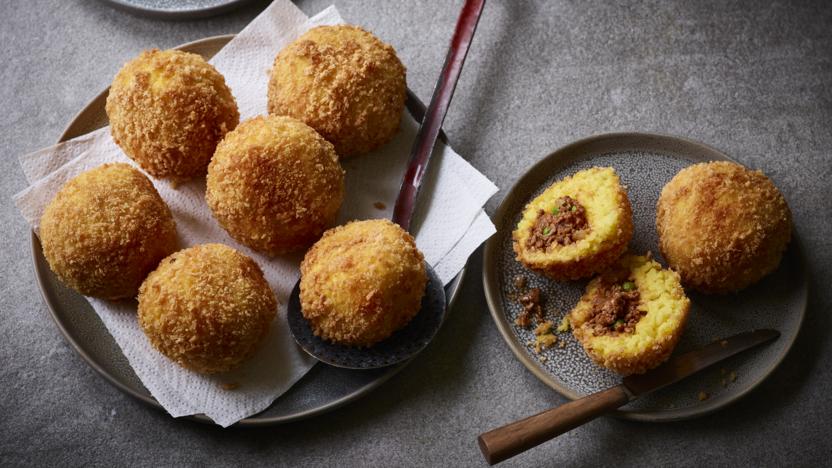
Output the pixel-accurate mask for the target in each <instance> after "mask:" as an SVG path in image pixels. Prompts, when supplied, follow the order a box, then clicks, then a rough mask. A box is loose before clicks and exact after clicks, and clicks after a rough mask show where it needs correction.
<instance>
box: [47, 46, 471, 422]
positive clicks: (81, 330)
mask: <svg viewBox="0 0 832 468" xmlns="http://www.w3.org/2000/svg"><path fill="white" fill-rule="evenodd" d="M232 37H234V36H233V35H227V36H217V37H210V38H206V39H202V40H199V41H195V42H191V43H188V44H184V45H182V46H180V47H178V48H179V49H182V50H186V51H189V52H193V53H197V54H200V55H202V56H204V57H206V58H208V57H212V56H213V55H214V54H215V53H216V52H217V51H219V50H220V48H222V46H224V45H225V44H226V43H227V42H228V41H229V40H231V38H232ZM106 99H107V91H106V90H105V91H104V92H102V93H101V94H99V95H98V96H96V97H95V99H93V100H92V101H91V102H90V103H89V104H87V106H86V107H84V109H83V110H81V112H79V113H78V115H76V116H75V118H74V119H72V122H70V124H69V126H67V128H66V130H65V131H64V133H63V135H61V138H60V140H59V141H65V140H68V139H71V138H74V137H76V136H79V135H83V134H85V133H89V132H91V131H93V130H96V129H98V128H101V127H103V126H105V125H107V123H108V122H107V114H106V112H105V111H104V102H105V100H106ZM407 106H408V110H409V111H410V113H411V114H413V116H414V117H416V119H417V120H421V116H422V114H423V113H424V106H422V104H421V103H420V102H419V100H418V99H417V98H416V97H415V96H414V95H413V94H411V93H408V102H407ZM441 138H442V139H443V140H445V138H444V135H441ZM32 257H33V261H34V267H35V276H36V277H37V279H38V284H39V286H40V290H41V293H42V295H43V299H44V301H45V302H46V304H47V306H48V307H49V311H50V312H51V314H52V318H53V319H54V320H55V323H56V324H57V325H58V328H59V329H60V330H61V333H63V335H64V337H65V338H66V340H67V341H68V342H69V343H70V344H71V345H72V347H73V348H75V350H76V351H78V354H80V355H81V357H82V358H83V359H84V360H85V361H86V362H87V363H88V364H89V365H90V366H91V367H92V368H93V369H95V370H96V371H97V372H98V373H99V374H100V375H101V376H102V377H104V378H105V379H106V380H107V381H108V382H110V383H111V384H113V385H115V386H116V387H117V388H118V389H120V390H122V391H124V392H125V393H127V394H129V395H131V396H133V397H135V398H137V399H139V400H140V401H142V402H144V403H147V404H148V405H151V406H153V407H155V408H158V409H162V407H161V406H160V405H159V403H157V402H156V400H154V399H153V397H152V396H151V395H150V392H148V391H147V389H146V388H144V386H143V385H142V383H141V381H139V379H138V377H136V374H135V373H134V372H133V370H132V369H131V368H130V365H129V364H128V362H127V358H125V357H124V355H123V354H122V353H121V350H120V349H119V347H118V345H117V344H116V342H115V341H114V340H113V337H112V336H110V334H109V332H107V329H106V328H105V327H104V324H103V323H102V322H101V320H100V319H99V318H98V315H96V314H95V312H94V311H93V310H92V307H91V306H90V305H89V303H88V302H87V301H86V299H84V298H83V297H82V296H80V295H79V294H77V293H75V292H74V291H72V290H70V289H68V288H66V287H64V286H63V285H62V284H61V283H60V282H59V281H58V279H57V278H56V277H55V275H54V274H53V273H52V271H51V270H50V269H49V265H48V264H47V263H46V259H45V258H44V257H43V251H42V249H41V246H40V241H39V240H38V238H37V236H35V234H34V232H33V233H32ZM464 274H465V270H464V269H463V270H462V271H461V272H460V273H459V275H457V277H456V278H454V280H453V281H451V283H450V284H449V285H448V286H446V287H445V297H446V298H447V301H448V308H449V309H450V308H451V307H452V305H453V303H454V301H455V300H456V297H457V294H458V293H459V289H460V288H459V286H460V284H462V278H463V276H464ZM406 365H407V362H405V363H403V364H398V365H395V366H391V367H386V368H383V369H373V370H364V371H355V370H347V369H339V368H335V367H331V366H327V365H323V364H318V365H316V366H315V367H313V368H312V370H310V371H309V372H308V373H307V374H306V375H305V376H304V377H303V378H301V380H300V381H299V382H298V383H296V384H295V385H294V386H293V387H292V388H291V389H289V391H288V392H286V393H284V394H283V395H281V396H280V398H278V399H277V400H276V401H275V402H274V404H272V405H271V406H270V407H269V408H268V409H266V410H265V411H263V412H262V413H260V414H257V415H254V416H251V417H249V418H246V419H243V420H242V421H240V422H238V423H237V424H236V425H237V426H265V425H272V424H281V423H286V422H290V421H297V420H300V419H304V418H308V417H311V416H314V415H317V414H321V413H324V412H327V411H330V410H332V409H335V408H338V407H339V406H342V405H344V404H346V403H348V402H350V401H353V400H356V399H357V398H360V397H361V396H363V395H365V394H367V393H368V392H369V391H371V390H373V389H374V388H376V387H378V386H379V385H381V384H382V383H384V382H385V381H387V380H388V379H389V378H390V377H392V376H393V375H395V374H396V373H397V372H399V371H400V370H401V369H402V368H403V367H404V366H406ZM189 419H192V420H195V421H199V422H206V423H212V421H211V420H210V419H208V418H207V417H205V416H202V415H196V416H191V417H189Z"/></svg>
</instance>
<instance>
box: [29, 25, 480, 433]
mask: <svg viewBox="0 0 832 468" xmlns="http://www.w3.org/2000/svg"><path fill="white" fill-rule="evenodd" d="M234 36H235V35H234V34H224V35H219V36H210V37H205V38H202V39H198V40H196V41H191V42H187V43H185V44H181V45H179V46H176V47H174V48H175V49H187V48H189V47H200V46H204V45H205V44H206V43H209V42H214V41H219V42H222V45H221V46H220V47H222V46H224V45H225V43H227V42H228V41H230V40H231V39H232V38H233V37H234ZM108 92H109V87H108V88H107V89H105V90H104V91H102V92H100V93H98V94H97V95H95V97H93V98H92V99H90V100H89V101H88V102H87V104H85V105H84V107H83V108H82V109H81V110H80V111H78V112H77V113H76V114H75V115H74V116H73V117H72V119H71V120H70V122H69V124H68V125H67V126H66V128H64V130H63V131H62V132H61V136H60V138H59V139H58V141H57V143H60V142H62V141H65V140H66V139H67V135H68V134H69V131H70V129H71V128H72V127H73V125H74V124H75V122H76V121H77V120H78V119H79V118H80V117H81V115H83V114H84V113H86V112H88V110H89V108H90V107H92V106H93V105H94V104H95V103H96V102H97V101H99V100H101V99H104V97H106V96H107V93H108ZM408 99H409V100H413V102H414V104H415V105H416V106H418V107H419V110H420V111H421V112H424V105H423V104H422V103H421V102H420V101H419V99H418V98H417V97H416V95H414V94H413V93H412V92H411V91H410V90H408ZM409 110H410V111H411V112H413V109H409ZM415 117H417V120H420V117H419V116H418V115H417V116H415ZM440 138H441V139H442V141H444V142H445V143H447V137H446V136H445V134H444V133H440ZM30 248H31V253H32V266H33V269H34V272H35V279H36V280H37V284H38V289H39V290H40V295H41V297H42V298H43V301H44V303H45V304H46V307H47V309H49V315H50V316H51V317H52V320H53V321H54V322H55V325H57V327H58V330H59V331H60V332H61V335H63V337H64V339H66V341H67V342H69V344H70V345H71V346H72V348H73V349H74V350H75V352H77V353H78V355H80V356H81V359H83V360H84V362H86V363H87V364H88V365H89V366H90V367H92V369H93V370H95V371H96V372H97V373H98V375H100V376H101V377H103V378H104V380H106V381H107V382H108V383H110V384H111V385H113V386H114V387H116V388H117V389H119V390H121V391H122V392H124V393H126V394H127V395H130V396H131V397H133V398H135V399H137V400H139V401H140V402H142V403H144V404H146V405H148V406H150V407H153V408H155V409H158V410H160V411H163V412H164V411H165V410H164V408H162V406H161V405H160V404H159V403H158V402H157V401H156V400H155V399H154V398H153V397H152V396H150V394H149V393H148V392H147V391H146V390H145V391H144V392H142V391H139V390H137V389H135V388H133V387H131V386H129V385H127V384H125V383H123V382H121V381H119V380H118V379H117V378H116V377H114V376H113V375H111V374H110V373H109V372H107V370H106V369H104V368H103V367H102V366H101V365H100V364H98V361H96V360H95V358H93V357H92V356H91V355H90V354H89V353H87V352H86V351H85V350H84V348H83V347H82V345H81V343H80V342H79V341H78V340H76V339H75V337H74V336H73V335H72V334H71V333H70V332H69V331H68V329H67V328H66V327H65V326H64V322H63V319H62V318H61V316H60V315H59V314H58V312H57V311H58V310H60V309H61V306H60V301H59V300H58V299H57V298H55V297H53V295H52V293H51V292H50V291H51V289H50V287H49V286H48V284H47V280H46V278H47V277H48V274H47V272H48V271H49V267H48V266H47V265H46V262H45V259H44V258H43V255H42V249H41V246H40V240H39V239H38V237H37V235H36V234H35V231H34V230H32V231H31V232H30ZM466 266H467V262H466ZM465 270H466V267H463V268H462V270H461V271H460V272H459V273H458V274H457V276H456V277H455V278H454V279H453V280H452V281H451V282H450V283H449V284H448V285H447V286H446V290H447V291H449V292H448V293H447V298H446V301H447V304H448V312H450V309H451V308H452V307H453V306H454V304H455V303H456V300H457V298H458V296H459V293H460V290H461V289H462V288H461V286H462V282H463V280H464V279H465ZM448 312H446V314H447V313H448ZM414 359H415V357H414ZM409 363H410V360H408V361H405V362H403V363H401V364H396V365H394V366H391V368H390V371H389V372H387V373H386V374H383V375H381V376H380V377H378V378H377V379H376V380H374V381H372V382H370V383H368V384H367V385H364V386H362V387H359V388H358V389H357V390H355V391H353V392H351V393H349V394H347V395H344V396H342V397H341V398H338V399H335V400H332V401H330V402H329V403H327V404H324V405H320V406H317V407H315V408H310V409H307V410H304V411H299V412H296V413H293V414H289V415H283V416H275V417H258V415H254V416H250V417H248V418H245V419H241V420H240V421H238V422H237V423H235V424H234V425H233V426H232V427H263V426H273V425H277V424H285V423H289V422H293V421H300V420H303V419H307V418H311V417H313V416H317V415H319V414H323V413H327V412H329V411H332V410H334V409H337V408H340V407H341V406H344V405H346V404H347V403H350V402H352V401H354V400H357V399H359V398H361V397H362V396H364V395H366V394H367V393H369V392H370V391H371V390H374V389H375V388H377V387H379V386H381V385H382V384H383V383H384V382H386V381H388V380H389V379H390V378H392V377H393V376H394V375H396V374H398V373H399V372H400V371H401V370H402V369H403V368H404V367H405V366H406V365H407V364H409ZM357 372H360V371H357ZM278 398H279V397H278ZM275 401H277V400H275ZM176 419H186V420H190V421H196V422H199V423H204V424H210V425H214V421H213V420H212V419H211V418H209V417H207V416H205V415H202V414H196V415H191V416H183V417H181V418H176Z"/></svg>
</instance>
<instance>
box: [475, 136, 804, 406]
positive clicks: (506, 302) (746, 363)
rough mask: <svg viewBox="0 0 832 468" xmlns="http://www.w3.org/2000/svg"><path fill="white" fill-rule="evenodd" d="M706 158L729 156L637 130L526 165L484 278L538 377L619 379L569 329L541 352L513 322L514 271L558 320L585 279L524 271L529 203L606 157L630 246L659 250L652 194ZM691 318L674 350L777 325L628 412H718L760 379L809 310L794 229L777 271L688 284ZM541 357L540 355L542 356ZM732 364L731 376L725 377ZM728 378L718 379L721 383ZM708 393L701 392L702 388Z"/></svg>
mask: <svg viewBox="0 0 832 468" xmlns="http://www.w3.org/2000/svg"><path fill="white" fill-rule="evenodd" d="M709 160H730V158H728V156H726V155H725V154H723V153H721V152H720V151H718V150H716V149H714V148H711V147H709V146H706V145H703V144H700V143H696V142H693V141H690V140H685V139H682V138H676V137H670V136H664V135H655V134H641V133H615V134H607V135H598V136H594V137H590V138H587V139H584V140H580V141H577V142H575V143H572V144H570V145H568V146H565V147H563V148H561V149H559V150H557V151H555V152H554V153H552V154H550V155H549V156H547V157H545V158H543V159H542V160H541V161H539V162H538V163H537V164H535V165H534V166H533V167H532V168H531V169H529V170H528V171H527V172H526V174H524V175H523V176H522V177H521V178H520V179H519V180H518V181H517V182H516V183H515V185H514V186H513V187H512V188H511V191H510V192H509V193H508V195H506V197H505V199H504V200H503V202H502V204H501V205H500V208H499V209H498V210H497V214H496V216H495V218H494V222H495V224H496V225H497V234H496V235H495V236H494V237H492V238H491V239H490V240H489V241H488V243H487V244H486V248H485V253H484V256H483V284H484V287H485V292H486V299H487V300H488V305H489V308H490V309H491V315H492V317H493V318H494V321H495V322H496V324H497V327H498V328H499V330H500V333H501V334H502V336H503V338H504V339H505V341H506V343H508V345H509V347H511V350H512V351H513V352H514V354H515V355H516V356H517V358H518V359H520V361H521V362H522V363H523V364H525V365H526V367H527V368H529V370H531V371H532V373H534V375H536V376H537V377H538V378H539V379H540V380H542V381H543V382H544V383H546V384H547V385H549V386H550V387H552V388H553V389H555V390H556V391H558V392H559V393H561V394H562V395H564V396H566V397H567V398H570V399H576V398H580V397H582V396H585V395H587V394H590V393H593V392H596V391H599V390H602V389H604V388H607V387H610V386H612V385H615V384H618V383H620V381H621V379H620V377H618V376H617V375H616V374H615V373H613V372H610V371H607V370H606V369H603V368H601V367H599V366H597V365H595V364H594V363H592V361H591V360H590V359H589V357H587V355H586V353H584V351H583V348H582V347H581V346H580V345H579V344H578V342H577V341H576V340H575V339H574V338H573V337H572V334H571V333H558V334H557V336H558V340H559V341H563V342H564V343H565V344H566V346H565V348H560V347H559V346H555V347H554V348H552V349H548V350H546V351H544V352H543V353H542V354H541V355H538V354H536V353H535V352H534V350H533V349H532V347H531V346H529V345H528V344H527V343H528V342H529V341H533V340H534V334H533V332H532V331H531V330H526V329H523V328H521V327H518V326H516V325H515V324H514V319H515V318H516V317H517V315H518V314H519V312H520V310H521V306H520V305H519V304H518V303H517V301H516V300H514V296H515V295H516V293H517V291H516V289H515V288H514V286H513V281H512V279H513V278H514V277H515V276H516V275H518V274H522V275H524V276H526V277H527V279H528V286H527V287H538V288H540V289H541V291H542V292H543V296H544V310H545V311H546V315H547V318H549V319H550V320H552V321H553V322H554V323H555V324H556V325H557V324H558V323H560V320H561V318H562V317H563V316H564V315H565V314H567V313H569V311H570V310H571V309H572V307H573V306H574V305H575V304H576V303H577V301H578V299H579V298H580V296H581V294H582V293H583V290H584V287H585V285H586V281H575V282H563V283H558V282H554V281H550V280H548V279H546V278H544V277H543V276H540V275H537V274H535V273H532V272H531V271H529V270H526V269H525V268H524V267H523V266H522V265H521V264H520V263H519V262H517V261H516V260H515V258H514V252H513V250H512V243H511V242H512V241H511V232H512V230H513V229H514V226H515V225H516V224H517V222H518V221H519V220H520V214H521V212H522V210H523V208H524V207H525V205H526V203H528V202H529V201H531V199H532V198H534V197H536V196H537V195H539V194H540V193H541V192H542V191H543V190H544V189H545V188H546V187H548V186H549V185H550V184H551V183H552V182H554V181H556V180H559V179H561V178H563V177H565V176H568V175H571V174H574V173H575V172H577V171H579V170H581V169H586V168H589V167H593V166H612V167H614V168H615V170H616V171H617V172H618V174H619V176H620V177H621V180H622V183H623V184H624V185H626V186H627V187H628V194H629V197H630V202H631V203H632V206H633V223H634V225H635V232H634V234H633V240H632V241H631V242H630V250H631V251H633V252H635V253H640V254H642V253H645V252H647V251H650V252H652V253H653V254H654V255H655V256H656V258H657V259H658V260H659V262H661V263H662V264H663V265H666V263H665V262H664V259H663V258H662V257H661V254H660V253H659V251H658V242H657V234H656V228H655V222H656V218H655V215H656V201H657V200H658V197H659V193H660V192H661V189H662V187H664V185H665V184H666V183H667V182H668V181H669V180H670V179H671V178H672V177H673V176H674V175H675V174H676V172H678V171H679V170H680V169H682V168H683V167H686V166H689V165H691V164H694V163H697V162H703V161H709ZM688 296H689V297H690V299H691V302H692V304H693V305H692V308H691V314H690V319H689V321H688V324H687V327H686V330H685V333H684V335H683V337H682V339H681V340H680V342H679V345H678V346H677V348H676V351H675V352H676V353H678V352H685V351H688V350H691V349H695V348H697V347H699V346H702V345H705V344H707V343H709V342H711V341H713V340H715V339H719V338H722V337H727V336H730V335H733V334H735V333H739V332H743V331H748V330H752V329H757V328H774V329H776V330H779V331H780V332H781V333H782V335H781V336H780V339H778V340H777V341H775V342H773V343H770V344H768V345H766V346H764V347H762V348H758V349H755V350H753V351H750V352H747V353H743V354H741V355H739V356H735V357H734V358H731V359H729V360H727V361H725V362H724V363H722V364H720V365H717V366H715V367H714V368H712V369H708V370H706V371H704V372H702V373H700V374H697V375H696V376H694V377H692V378H689V379H687V380H684V381H682V382H680V383H678V384H676V385H673V386H670V387H667V388H665V389H663V390H660V391H658V392H656V393H654V394H651V395H648V396H646V397H643V398H641V399H639V400H637V401H635V402H633V403H630V404H628V405H627V406H624V407H623V408H622V409H621V410H619V411H618V412H616V413H615V414H616V415H617V416H620V417H622V418H626V419H634V420H643V421H673V420H680V419H688V418H692V417H696V416H701V415H703V414H706V413H709V412H712V411H715V410H717V409H719V408H722V407H724V406H725V405H727V404H729V403H731V402H733V401H736V400H737V399H739V398H740V397H742V396H743V395H745V394H746V393H748V392H749V391H750V390H751V389H752V388H754V387H755V386H757V385H758V384H759V383H760V382H761V381H762V380H763V379H765V378H766V376H768V375H769V374H770V373H771V372H772V371H773V370H774V368H775V367H776V366H777V365H778V364H779V363H780V362H781V361H782V360H783V358H784V357H785V355H786V353H787V352H788V350H789V348H791V346H792V343H793V342H794V340H795V338H796V337H797V333H798V330H799V329H800V324H801V323H802V321H803V316H804V314H805V311H806V297H807V278H806V272H805V269H804V263H803V260H802V257H801V254H800V252H799V239H796V238H793V239H792V243H791V245H790V246H789V249H788V251H787V252H786V254H785V256H784V258H783V261H782V263H781V265H780V267H779V269H778V270H777V271H775V272H774V273H773V274H771V275H769V276H768V277H766V278H764V279H763V280H762V281H761V282H760V283H758V284H756V285H754V286H752V287H750V288H747V289H745V290H743V291H741V292H739V293H737V294H733V295H728V296H706V295H700V294H695V293H692V292H690V291H688ZM541 356H543V357H545V358H544V359H541ZM731 372H735V373H736V374H735V375H736V380H734V381H731ZM723 380H724V383H723ZM701 391H704V392H706V393H707V394H708V395H709V398H708V399H706V400H704V401H700V400H699V398H698V397H697V396H698V394H699V392H701Z"/></svg>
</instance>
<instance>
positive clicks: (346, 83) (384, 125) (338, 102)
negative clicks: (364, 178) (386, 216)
mask: <svg viewBox="0 0 832 468" xmlns="http://www.w3.org/2000/svg"><path fill="white" fill-rule="evenodd" d="M406 98H407V83H406V79H405V67H404V65H402V63H401V61H399V58H398V57H397V56H396V51H395V50H393V47H391V46H390V45H388V44H385V43H384V42H382V41H380V40H379V39H378V38H377V37H376V36H374V35H372V34H371V33H369V32H367V31H365V30H363V29H361V28H359V27H356V26H348V25H341V26H319V27H317V28H313V29H311V30H309V31H307V32H306V33H305V34H303V35H302V36H300V37H299V38H298V39H296V40H295V41H294V42H292V43H291V44H289V45H288V46H286V47H285V48H284V49H283V50H281V51H280V53H278V54H277V57H276V58H275V60H274V66H273V67H272V71H271V76H270V79H269V113H270V114H276V115H289V116H292V117H295V118H297V119H300V120H302V121H304V122H306V123H307V124H308V125H309V126H311V127H312V128H314V129H315V130H317V131H318V133H320V134H321V135H323V137H324V138H326V139H327V140H329V141H330V142H332V144H334V145H335V151H336V152H337V153H338V155H339V156H340V157H342V158H346V157H350V156H357V155H361V154H364V153H367V152H369V151H372V150H374V149H376V148H378V147H380V146H381V145H383V144H385V143H387V142H388V141H390V139H391V138H393V135H395V134H396V132H397V131H398V129H399V123H400V122H401V118H402V111H403V110H404V104H405V100H406Z"/></svg>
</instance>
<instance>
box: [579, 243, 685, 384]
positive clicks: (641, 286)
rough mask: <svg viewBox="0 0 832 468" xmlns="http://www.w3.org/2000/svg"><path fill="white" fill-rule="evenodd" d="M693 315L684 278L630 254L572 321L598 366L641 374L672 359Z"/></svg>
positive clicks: (593, 288)
mask: <svg viewBox="0 0 832 468" xmlns="http://www.w3.org/2000/svg"><path fill="white" fill-rule="evenodd" d="M689 311H690V300H689V299H688V298H687V296H685V291H684V289H683V288H682V285H681V283H680V281H679V274H678V273H676V272H674V271H672V270H667V269H663V268H662V267H661V265H659V264H658V262H656V261H655V260H652V259H651V258H650V256H649V255H647V256H636V255H629V254H628V255H625V256H624V257H622V258H621V259H620V260H619V262H618V263H617V264H616V265H614V266H613V267H612V268H610V269H609V270H607V271H605V272H604V273H602V274H601V275H599V276H597V277H596V278H594V279H593V280H592V281H590V282H589V284H588V285H587V287H586V292H585V293H584V295H583V296H582V297H581V299H580V301H579V302H578V304H577V305H576V306H575V308H573V309H572V312H571V313H570V314H569V322H570V325H571V328H572V334H573V335H575V338H577V340H578V341H579V342H580V343H581V345H583V347H584V350H585V351H586V353H587V354H588V355H589V357H590V358H592V360H593V361H595V362H596V363H597V364H599V365H601V366H603V367H606V368H607V369H611V370H613V371H615V372H617V373H619V374H622V375H629V374H641V373H644V372H646V371H648V370H649V369H652V368H654V367H656V366H658V365H659V364H661V363H662V362H664V361H666V360H667V358H668V357H670V353H671V352H672V351H673V348H675V347H676V343H678V341H679V337H680V336H681V335H682V331H683V330H684V327H685V323H686V322H687V318H688V313H689Z"/></svg>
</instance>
